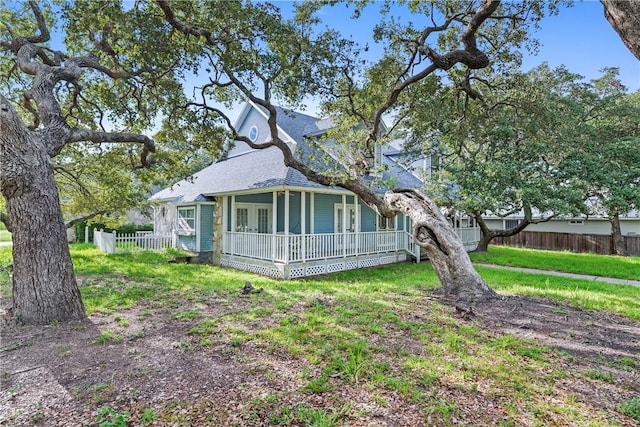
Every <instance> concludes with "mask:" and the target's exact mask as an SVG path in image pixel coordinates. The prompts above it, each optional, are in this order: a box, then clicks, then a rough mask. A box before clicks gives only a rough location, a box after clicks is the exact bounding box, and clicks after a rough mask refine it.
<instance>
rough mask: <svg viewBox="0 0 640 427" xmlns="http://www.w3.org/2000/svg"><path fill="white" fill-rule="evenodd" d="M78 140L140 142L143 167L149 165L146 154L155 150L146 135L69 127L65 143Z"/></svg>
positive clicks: (98, 142)
mask: <svg viewBox="0 0 640 427" xmlns="http://www.w3.org/2000/svg"><path fill="white" fill-rule="evenodd" d="M80 141H91V142H95V143H97V144H102V143H105V142H116V143H136V144H142V145H143V148H142V151H141V152H140V163H141V165H142V166H143V167H147V166H151V162H150V161H149V159H148V156H149V154H150V153H155V151H156V147H155V144H154V143H153V140H152V139H151V138H149V137H148V136H146V135H141V134H137V133H124V132H98V131H95V130H91V129H70V134H69V136H68V137H67V139H66V143H73V142H80Z"/></svg>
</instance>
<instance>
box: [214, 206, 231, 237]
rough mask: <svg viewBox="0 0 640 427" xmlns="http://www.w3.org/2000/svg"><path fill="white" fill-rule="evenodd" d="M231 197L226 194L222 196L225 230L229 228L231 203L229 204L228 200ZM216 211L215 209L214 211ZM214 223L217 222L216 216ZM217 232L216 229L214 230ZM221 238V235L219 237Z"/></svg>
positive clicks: (223, 225)
mask: <svg viewBox="0 0 640 427" xmlns="http://www.w3.org/2000/svg"><path fill="white" fill-rule="evenodd" d="M228 199H229V197H228V196H224V197H221V198H220V203H222V230H223V231H225V232H226V231H227V230H229V227H228V225H229V212H228V210H227V208H228V207H229V205H228V204H227V203H228V202H227V200H228ZM214 212H215V211H214ZM214 215H215V213H214ZM214 224H215V218H214ZM214 233H215V231H214ZM219 238H221V236H220V237H219Z"/></svg>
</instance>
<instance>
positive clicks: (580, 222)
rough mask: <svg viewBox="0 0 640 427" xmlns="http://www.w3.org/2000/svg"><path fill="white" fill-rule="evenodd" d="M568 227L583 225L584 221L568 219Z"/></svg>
mask: <svg viewBox="0 0 640 427" xmlns="http://www.w3.org/2000/svg"><path fill="white" fill-rule="evenodd" d="M569 225H584V221H583V220H581V219H570V220H569Z"/></svg>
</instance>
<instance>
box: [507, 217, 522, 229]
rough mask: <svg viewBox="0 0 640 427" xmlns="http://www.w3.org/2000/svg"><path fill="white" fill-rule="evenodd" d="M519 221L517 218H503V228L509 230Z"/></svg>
mask: <svg viewBox="0 0 640 427" xmlns="http://www.w3.org/2000/svg"><path fill="white" fill-rule="evenodd" d="M519 223H520V220H519V219H505V220H504V229H505V230H509V229H511V228H513V227H516V226H517V225H518V224H519Z"/></svg>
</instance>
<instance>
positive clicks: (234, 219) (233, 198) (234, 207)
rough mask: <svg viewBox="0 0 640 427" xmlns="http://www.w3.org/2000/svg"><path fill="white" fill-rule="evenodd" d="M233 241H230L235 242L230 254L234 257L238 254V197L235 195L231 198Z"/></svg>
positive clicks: (230, 248)
mask: <svg viewBox="0 0 640 427" xmlns="http://www.w3.org/2000/svg"><path fill="white" fill-rule="evenodd" d="M230 219H231V239H230V241H231V242H233V243H231V244H230V245H229V246H230V247H229V252H230V253H231V254H232V255H235V254H236V242H237V241H236V238H237V237H238V236H236V235H235V232H236V196H235V194H234V195H232V196H231V218H230Z"/></svg>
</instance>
